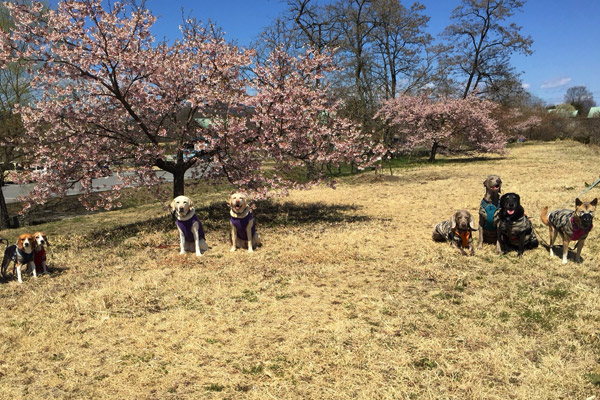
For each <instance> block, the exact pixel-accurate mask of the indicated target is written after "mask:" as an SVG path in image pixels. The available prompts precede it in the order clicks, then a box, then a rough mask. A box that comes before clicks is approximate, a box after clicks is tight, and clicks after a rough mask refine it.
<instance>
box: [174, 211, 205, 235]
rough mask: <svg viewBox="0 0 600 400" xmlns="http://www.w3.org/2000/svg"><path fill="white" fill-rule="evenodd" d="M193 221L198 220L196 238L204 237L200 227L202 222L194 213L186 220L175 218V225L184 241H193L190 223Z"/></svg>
mask: <svg viewBox="0 0 600 400" xmlns="http://www.w3.org/2000/svg"><path fill="white" fill-rule="evenodd" d="M194 222H198V239H204V229H203V228H202V222H200V218H198V216H197V215H196V214H194V216H192V218H190V219H188V220H186V221H179V220H177V221H176V223H177V226H178V227H179V229H181V232H183V236H184V237H185V241H186V242H193V241H194V233H193V232H192V225H193V224H194Z"/></svg>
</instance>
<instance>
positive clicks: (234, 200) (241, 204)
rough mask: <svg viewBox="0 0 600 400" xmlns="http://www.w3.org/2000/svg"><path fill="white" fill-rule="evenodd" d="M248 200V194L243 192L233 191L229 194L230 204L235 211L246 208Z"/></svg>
mask: <svg viewBox="0 0 600 400" xmlns="http://www.w3.org/2000/svg"><path fill="white" fill-rule="evenodd" d="M247 204H248V202H247V198H246V195H245V194H243V193H239V192H237V193H233V194H232V195H231V196H229V205H230V206H231V209H232V210H233V211H235V212H240V211H243V210H245V209H246V206H247Z"/></svg>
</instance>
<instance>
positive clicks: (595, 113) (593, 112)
mask: <svg viewBox="0 0 600 400" xmlns="http://www.w3.org/2000/svg"><path fill="white" fill-rule="evenodd" d="M588 118H600V107H592V108H590V112H589V113H588Z"/></svg>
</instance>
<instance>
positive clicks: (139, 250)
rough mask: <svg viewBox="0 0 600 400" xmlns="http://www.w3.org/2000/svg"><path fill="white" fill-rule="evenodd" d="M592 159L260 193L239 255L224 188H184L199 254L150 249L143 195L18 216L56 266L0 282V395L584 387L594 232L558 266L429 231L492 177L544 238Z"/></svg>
mask: <svg viewBox="0 0 600 400" xmlns="http://www.w3.org/2000/svg"><path fill="white" fill-rule="evenodd" d="M598 157H599V151H598V149H597V148H590V147H585V146H584V145H581V144H578V143H575V142H556V143H526V144H524V145H519V146H515V147H511V148H510V149H509V151H508V152H507V154H506V155H504V156H490V157H488V158H485V157H476V158H473V159H470V158H453V159H443V160H441V162H439V163H437V164H435V165H423V164H419V165H418V166H417V167H413V168H409V167H403V168H401V169H395V170H394V175H393V176H390V174H389V171H388V170H386V171H383V173H380V174H377V173H374V172H369V173H364V174H360V175H355V176H351V177H347V178H344V179H343V180H342V181H341V182H339V184H338V186H337V188H336V189H335V190H334V189H331V188H324V187H323V188H315V189H314V190H311V191H302V192H293V193H292V194H291V196H290V197H287V198H284V199H280V200H278V201H273V202H262V203H259V204H258V208H257V210H256V212H255V215H256V218H257V220H258V222H259V232H260V233H261V235H262V238H263V243H264V246H263V247H262V248H260V249H258V250H257V251H256V252H255V253H254V254H248V253H246V252H245V251H238V252H236V253H230V252H229V243H228V241H227V234H228V229H229V228H228V225H227V224H228V214H227V211H228V209H227V206H226V204H225V199H226V196H227V194H228V193H227V191H226V190H221V191H215V190H212V191H205V190H204V189H202V188H200V187H192V188H190V193H191V197H193V198H194V200H195V201H196V203H197V205H198V207H197V209H198V214H199V215H200V217H201V219H202V220H203V222H204V225H205V229H206V231H207V242H208V243H209V245H210V246H211V250H210V251H209V252H208V253H206V254H205V255H204V256H203V257H201V258H198V259H197V258H196V257H195V256H193V255H187V256H184V257H180V256H179V255H178V249H177V248H175V247H167V248H164V247H163V246H162V245H163V244H168V245H176V244H177V240H178V236H177V231H176V229H175V225H174V224H173V223H172V221H171V220H170V217H169V216H168V215H167V212H166V211H165V210H164V209H163V208H162V207H161V205H160V204H157V203H148V204H146V205H143V206H138V207H129V208H126V209H124V210H120V211H113V212H105V213H99V214H94V215H86V216H80V217H76V218H70V219H65V220H63V221H59V222H52V223H49V224H45V225H40V226H35V227H32V228H36V229H35V230H37V229H42V230H45V231H47V233H49V235H50V241H51V242H52V248H51V249H50V252H49V265H50V268H51V273H50V274H48V275H46V276H42V277H39V278H38V279H34V278H32V277H30V276H26V277H25V278H24V280H25V281H24V283H23V284H22V285H19V284H18V283H17V282H16V280H14V279H10V280H8V281H6V282H2V283H0V299H1V307H0V318H1V320H2V323H1V324H0V338H1V342H0V346H1V349H0V398H2V399H48V398H57V399H90V398H94V399H104V398H111V399H139V400H141V399H197V398H208V399H346V398H356V399H599V398H600V307H599V299H600V270H599V261H600V256H599V255H598V254H599V252H600V240H599V237H598V232H600V229H598V228H596V229H595V230H593V231H592V233H591V234H590V236H589V238H588V241H587V242H586V245H585V247H584V249H583V252H582V257H583V262H582V263H581V264H578V263H575V262H573V257H570V261H569V263H568V264H567V265H562V264H561V262H560V259H559V258H558V256H557V257H554V258H552V259H551V258H550V257H549V255H548V252H547V250H546V249H545V248H544V247H540V248H538V249H536V250H532V251H527V252H526V253H525V255H524V256H523V257H522V258H517V257H516V254H515V253H514V252H512V253H509V254H507V255H502V256H498V255H496V254H495V253H494V246H492V245H486V246H484V249H483V250H482V251H477V252H476V254H475V256H474V257H462V256H460V255H459V254H458V252H457V251H455V250H453V249H451V248H450V247H449V246H448V245H445V244H443V243H442V244H440V243H434V242H433V241H432V240H431V231H432V228H433V226H434V225H435V224H436V223H438V222H440V221H442V220H445V219H448V218H449V217H450V215H451V214H452V213H453V212H454V211H455V210H457V209H460V208H466V209H468V210H470V211H471V212H472V213H474V214H476V213H477V209H478V207H479V202H480V200H481V198H482V196H483V186H482V182H483V180H484V178H485V177H486V176H487V175H488V174H491V173H496V174H499V175H500V176H501V177H502V179H503V182H504V186H503V189H504V192H511V191H513V192H517V193H519V194H520V195H521V198H522V204H523V205H524V207H525V211H526V213H527V214H528V215H529V216H530V217H531V218H532V222H533V225H534V227H535V229H536V230H537V232H538V234H539V236H540V238H541V239H542V240H544V241H546V242H547V241H548V232H547V230H546V229H545V227H544V229H542V224H541V222H540V219H539V211H540V209H541V208H542V207H543V206H545V205H548V206H550V207H551V208H559V207H565V208H572V207H573V205H572V204H574V198H575V196H577V195H578V194H579V193H580V192H582V191H583V189H584V188H585V186H584V182H588V183H591V182H593V181H594V180H595V179H596V178H597V176H598V173H600V171H599V170H598V169H597V168H598ZM599 192H600V190H598V189H594V190H592V191H591V192H590V193H588V194H587V195H585V196H583V198H584V199H592V198H593V197H597V196H598V194H599ZM597 225H600V222H598V221H597ZM23 230H24V229H19V230H15V231H4V232H0V234H1V235H2V236H4V237H8V238H9V239H10V240H11V242H12V241H13V240H15V238H16V236H17V234H18V233H21V232H22V231H23ZM31 230H34V229H31ZM558 254H560V252H558Z"/></svg>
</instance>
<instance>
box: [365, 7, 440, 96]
mask: <svg viewBox="0 0 600 400" xmlns="http://www.w3.org/2000/svg"><path fill="white" fill-rule="evenodd" d="M372 8H373V11H374V15H375V29H374V30H373V42H374V43H375V45H376V48H377V50H378V54H379V61H380V63H379V64H378V66H377V70H378V71H379V80H380V82H381V84H382V86H383V88H384V93H385V99H393V98H394V97H396V94H397V93H398V89H399V88H400V87H403V88H404V91H410V90H412V89H414V88H415V87H418V86H419V85H422V84H424V82H423V81H424V78H425V77H426V76H427V73H426V72H427V71H428V68H427V64H426V63H424V61H425V59H426V55H425V54H426V50H427V46H429V45H430V43H431V41H432V40H433V38H432V37H431V35H429V34H427V33H425V32H424V29H425V28H426V27H427V23H428V22H429V17H428V16H426V15H424V14H422V11H423V10H424V9H425V7H424V6H423V5H421V4H419V3H414V4H413V5H412V6H411V7H410V8H406V7H404V6H403V5H402V4H401V3H400V2H399V1H397V0H374V1H373V3H372ZM400 81H402V82H400Z"/></svg>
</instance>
